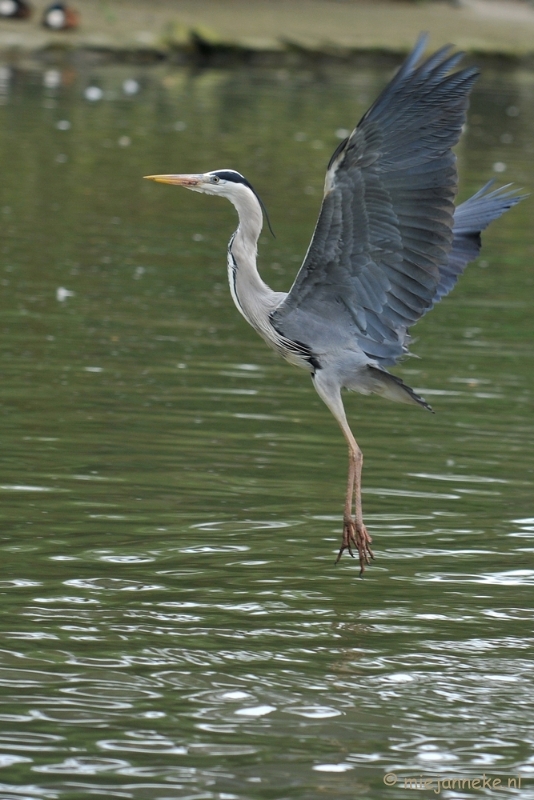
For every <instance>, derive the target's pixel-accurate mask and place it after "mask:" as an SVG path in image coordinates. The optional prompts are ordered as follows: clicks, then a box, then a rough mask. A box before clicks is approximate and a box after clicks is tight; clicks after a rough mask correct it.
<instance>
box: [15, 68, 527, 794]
mask: <svg viewBox="0 0 534 800" xmlns="http://www.w3.org/2000/svg"><path fill="white" fill-rule="evenodd" d="M51 72H54V75H53V76H52V75H51V74H49V73H51ZM56 73H57V74H56ZM10 74H11V73H10ZM13 75H16V80H15V79H13V80H11V84H8V85H7V88H6V91H7V94H6V95H5V96H4V105H3V106H2V108H1V109H0V116H2V118H3V119H2V122H3V126H2V127H1V130H2V133H1V134H0V152H1V153H2V158H3V185H2V187H1V189H0V191H1V193H2V198H1V200H0V211H1V215H0V217H1V219H2V220H3V234H4V238H3V265H4V266H3V273H2V274H3V275H4V276H5V277H4V278H3V279H2V287H3V292H2V305H1V314H2V317H1V318H2V339H1V347H2V350H1V354H0V355H1V357H2V368H3V370H2V371H3V390H2V407H1V409H0V410H1V411H2V420H3V425H2V437H3V448H2V449H3V458H4V460H3V466H2V472H1V474H0V492H1V496H2V500H3V504H2V512H1V513H2V517H3V526H2V527H3V539H2V542H1V548H2V556H3V561H4V563H5V567H4V571H3V577H2V580H1V581H0V591H1V592H2V599H3V608H4V616H3V622H2V649H1V652H0V686H1V687H2V688H1V694H0V697H1V700H2V705H1V707H0V721H1V723H2V725H1V727H2V732H1V733H0V766H2V768H3V769H2V784H1V786H0V793H1V796H2V798H9V799H10V798H15V797H16V798H21V797H28V798H32V800H33V798H51V799H53V800H55V798H69V797H73V798H74V797H76V798H78V797H80V798H81V797H86V796H89V795H92V796H100V797H106V798H108V797H121V798H134V800H137V798H139V799H141V798H180V799H181V800H185V798H193V797H194V798H198V800H200V799H201V798H202V799H203V798H215V799H216V800H223V799H224V798H226V800H229V798H237V799H238V800H248V798H267V797H275V798H277V800H278V798H280V799H281V798H286V797H296V798H297V797H300V798H306V800H308V798H319V797H324V796H325V795H326V796H331V797H335V798H344V797H347V798H349V797H350V798H354V797H358V796H362V795H366V796H371V795H372V796H386V794H387V797H388V798H392V800H393V799H394V798H404V797H407V796H408V795H409V796H411V794H410V793H409V791H408V790H404V789H403V788H402V784H401V783H399V784H398V785H397V786H395V787H388V788H387V789H384V784H383V776H384V774H385V773H386V772H391V771H393V772H396V773H398V775H399V776H402V775H413V774H415V775H419V774H423V775H431V776H437V775H442V776H449V775H467V776H468V775H472V776H478V775H479V774H481V773H482V772H483V771H484V770H485V771H486V772H487V773H490V772H491V774H492V775H494V776H497V777H503V783H504V776H508V775H517V774H519V773H520V774H521V775H522V776H523V778H524V784H523V788H522V789H521V793H520V796H521V797H534V789H533V788H532V787H533V786H534V784H529V779H531V780H532V779H533V778H534V776H532V772H533V770H534V763H533V761H532V755H531V753H532V744H533V740H532V719H533V707H532V697H533V696H534V693H533V688H534V687H533V685H532V680H533V679H532V674H533V670H532V634H531V623H532V602H531V586H532V582H533V575H534V572H533V570H532V569H530V567H531V561H530V558H531V553H532V546H531V541H530V540H531V539H532V537H533V535H534V524H533V518H532V503H531V497H530V495H531V490H530V483H531V475H532V452H533V447H532V444H533V443H532V425H531V407H532V368H531V359H532V348H531V346H530V338H531V322H530V304H529V302H528V301H526V299H525V294H526V288H527V287H529V286H531V285H532V277H531V273H530V271H529V269H530V260H531V259H530V255H531V251H532V243H531V239H530V238H528V236H529V232H530V230H531V226H532V211H531V208H532V204H530V205H529V204H528V203H523V204H522V205H521V206H520V207H518V208H517V209H514V211H513V212H511V213H510V214H509V215H507V216H506V218H505V219H504V220H503V221H502V222H501V223H499V225H498V226H494V230H493V231H492V232H490V235H489V236H488V237H486V238H487V243H488V245H487V248H486V251H485V254H484V260H483V261H481V262H479V265H474V266H472V267H471V268H470V270H469V272H468V274H467V275H466V276H465V278H464V280H463V281H462V283H461V285H460V286H459V287H458V289H457V290H456V291H455V294H454V295H453V297H451V298H450V299H449V300H447V301H446V302H445V303H443V304H442V305H441V306H440V307H439V308H437V309H436V310H435V311H434V312H433V313H432V315H430V316H429V317H428V318H425V321H424V322H423V324H422V325H421V326H420V327H418V328H417V329H416V335H417V337H419V339H420V341H418V342H416V344H415V346H414V349H415V351H416V352H417V353H418V354H419V355H421V356H422V357H423V359H422V360H421V361H415V360H411V361H409V362H407V363H406V364H405V365H404V366H403V368H402V373H403V375H404V376H405V378H406V380H407V381H408V382H409V383H411V384H412V385H414V386H415V387H416V388H417V390H418V391H420V392H421V393H422V394H424V395H425V394H426V395H427V396H428V397H432V398H433V400H432V402H433V405H434V406H435V409H436V411H437V412H438V413H437V414H436V416H435V417H432V416H431V415H425V414H423V413H419V411H418V410H417V409H416V410H411V409H405V408H403V407H397V406H395V405H393V404H387V403H385V402H382V401H380V400H379V399H376V398H370V399H367V398H355V397H353V398H348V399H347V406H348V410H349V414H350V417H351V419H352V420H353V422H354V428H355V431H356V433H357V435H358V438H359V440H360V443H361V444H362V447H363V450H364V453H365V456H366V466H365V486H364V492H365V495H364V502H365V510H366V519H367V521H368V524H369V527H370V530H371V531H372V534H373V536H374V538H375V551H376V554H377V559H376V561H375V563H374V564H373V567H372V568H371V569H370V570H369V572H368V573H367V574H366V578H365V580H364V581H359V580H357V578H356V575H357V566H356V565H355V564H354V563H352V562H351V560H350V559H348V558H347V559H345V560H344V561H343V562H342V563H341V564H340V565H339V566H338V567H337V568H334V566H333V562H334V559H335V554H336V551H337V548H338V546H339V535H340V510H341V502H342V495H343V489H344V481H345V452H344V445H343V441H342V438H341V436H340V434H339V432H338V430H337V428H336V425H335V423H334V422H333V420H332V419H331V418H330V417H329V415H328V412H327V411H326V410H325V409H324V408H323V406H322V405H321V403H320V401H319V400H318V398H317V397H316V396H315V395H314V393H313V390H312V388H311V387H310V385H309V381H307V380H306V376H305V375H304V374H301V373H299V372H298V371H295V370H292V369H291V368H289V367H288V366H287V365H285V364H283V363H281V362H280V363H279V362H278V361H276V360H274V358H273V357H272V356H271V354H270V353H269V352H268V351H267V350H266V349H265V348H264V346H263V344H262V342H261V341H259V340H257V339H256V338H254V335H253V333H252V332H251V331H249V330H248V329H247V328H246V326H245V325H244V324H243V322H242V320H240V318H239V316H238V315H237V314H236V313H235V310H234V309H233V307H232V306H231V301H230V299H229V296H228V290H227V287H226V285H225V246H226V240H227V238H228V236H229V234H230V233H231V231H232V229H233V228H232V225H233V224H234V217H233V212H232V209H231V208H226V206H225V204H222V203H221V204H219V203H217V202H216V201H213V200H211V202H210V199H208V200H207V201H204V199H203V198H199V197H192V196H186V193H182V194H180V193H179V192H177V191H175V192H173V191H172V190H171V191H166V190H165V189H163V188H162V187H156V188H155V187H151V186H148V185H145V184H143V182H142V181H141V180H140V177H141V176H142V175H143V174H147V172H157V171H161V172H167V171H170V170H172V169H180V170H181V171H189V170H190V171H195V170H199V169H211V168H215V167H220V166H224V165H230V166H234V167H236V168H237V169H240V170H241V171H243V172H244V173H245V174H247V175H249V176H250V177H251V178H252V179H253V181H254V183H255V184H257V188H258V189H259V190H260V192H261V194H262V196H263V197H264V199H265V201H266V202H267V204H268V206H269V208H270V212H271V217H272V218H273V224H274V225H275V228H276V231H277V236H278V238H277V239H276V240H271V239H269V238H267V237H266V236H265V237H262V241H261V242H260V251H261V262H262V271H263V274H264V275H265V278H266V279H267V281H268V282H269V283H271V284H272V285H273V286H274V287H275V288H287V287H288V285H289V283H290V282H291V277H292V275H293V274H294V271H295V269H296V268H297V266H298V262H299V259H300V257H301V255H302V253H303V252H304V250H305V248H306V246H307V243H308V239H309V235H310V232H311V228H312V226H313V222H314V220H315V214H316V210H317V205H318V202H319V197H320V191H321V186H322V181H323V162H324V160H325V157H326V154H328V153H329V151H330V150H331V149H333V147H334V146H335V144H336V142H337V137H336V133H335V131H336V129H337V128H339V127H340V126H341V125H350V124H351V122H352V121H353V120H354V119H356V118H357V117H358V114H359V113H361V112H362V111H363V110H364V109H365V106H366V104H367V103H368V102H369V100H370V99H372V97H373V96H374V95H375V94H376V91H377V90H378V88H379V87H380V86H381V85H382V84H383V82H384V80H385V77H386V74H385V72H384V71H383V70H381V69H373V68H361V69H358V70H356V71H355V70H353V69H347V70H343V69H331V70H329V69H328V68H322V69H321V71H320V72H318V73H314V72H312V71H311V70H299V71H295V72H294V73H291V72H287V71H276V70H275V71H264V72H262V71H256V72H254V71H238V72H232V71H225V70H217V71H215V70H213V71H205V72H199V73H198V74H194V73H190V72H188V71H187V70H170V69H167V68H165V69H162V68H157V69H151V70H146V71H143V70H141V69H140V70H138V74H137V75H136V77H135V80H136V83H137V86H138V89H137V90H136V92H135V93H128V92H125V91H123V88H121V87H124V86H125V85H126V84H125V81H127V80H134V78H133V77H132V70H131V68H129V67H116V68H115V67H113V68H111V67H109V68H106V69H101V70H99V69H96V68H95V69H94V70H92V74H91V76H88V75H85V74H80V75H78V76H76V75H75V74H74V73H73V74H70V76H69V75H67V74H62V72H61V70H56V71H54V70H47V72H46V73H45V74H44V76H43V75H41V74H40V73H32V72H23V71H17V72H16V73H15V72H14V73H13ZM484 76H485V77H484V79H483V81H482V83H481V85H480V87H479V89H478V92H477V94H476V95H475V96H474V98H473V103H472V110H471V123H470V127H469V129H468V131H467V134H466V137H465V138H464V142H463V144H462V145H461V146H460V149H459V158H460V162H461V168H462V175H463V177H464V183H463V191H464V195H465V194H467V191H468V190H469V189H475V188H477V187H478V186H479V185H481V184H482V183H484V182H485V180H486V179H487V177H488V175H489V174H490V173H491V165H492V164H496V163H498V164H506V165H507V170H506V175H505V176H504V178H505V180H506V181H508V180H513V181H516V182H519V183H521V184H522V185H524V186H525V187H526V188H528V182H529V172H528V167H527V164H529V163H530V160H531V156H529V155H528V154H529V153H530V154H531V153H532V152H533V151H534V150H533V148H534V141H533V139H532V130H534V125H533V122H534V121H533V120H532V102H531V100H532V94H533V91H534V79H533V77H532V74H530V73H526V72H517V73H514V72H512V71H509V72H506V71H502V70H501V71H497V70H494V69H493V68H491V66H489V65H488V66H487V69H486V68H485V70H484ZM99 86H102V87H103V88H102V90H101V94H100V95H99V96H98V98H97V97H96V94H95V93H94V92H93V93H92V94H91V93H90V95H88V94H87V92H86V91H85V90H86V89H87V87H89V88H93V89H94V88H98V87H99ZM43 87H44V88H43ZM88 98H89V99H88ZM90 98H93V99H90ZM317 108H320V109H321V114H317ZM510 109H513V110H514V111H513V113H508V112H509V111H510ZM516 111H517V113H516ZM65 122H68V123H69V124H68V125H65V124H64V123H65ZM503 137H504V138H503ZM510 137H512V139H511V140H510ZM317 143H319V144H321V145H324V149H321V148H320V147H319V144H317ZM59 156H61V158H60V159H58V157H59ZM323 156H324V157H323ZM0 272H2V270H1V269H0ZM60 290H62V291H60ZM512 793H514V792H513V790H512ZM515 793H516V794H518V793H517V792H515ZM444 794H445V793H444ZM447 796H448V797H455V798H463V797H467V796H468V795H466V794H465V793H462V792H461V791H456V790H449V791H448V794H447ZM485 796H492V797H500V796H502V792H498V791H493V792H492V791H489V792H488V791H486V794H485Z"/></svg>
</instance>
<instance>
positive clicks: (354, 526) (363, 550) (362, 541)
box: [336, 519, 375, 578]
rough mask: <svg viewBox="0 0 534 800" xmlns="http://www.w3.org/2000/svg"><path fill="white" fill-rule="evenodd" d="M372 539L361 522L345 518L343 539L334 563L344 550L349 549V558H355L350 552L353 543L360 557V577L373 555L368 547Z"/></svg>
mask: <svg viewBox="0 0 534 800" xmlns="http://www.w3.org/2000/svg"><path fill="white" fill-rule="evenodd" d="M372 541H373V540H372V539H371V537H370V536H369V534H368V533H367V528H366V527H365V525H363V523H361V524H358V523H357V522H355V521H354V520H353V519H346V520H345V521H344V523H343V539H342V541H341V547H340V548H339V553H338V554H337V558H336V564H337V563H338V561H339V559H340V558H341V556H342V555H343V553H344V552H345V550H348V551H349V555H350V557H351V558H355V555H354V553H353V552H352V547H353V545H354V547H355V548H356V549H357V550H358V555H359V558H360V578H361V577H362V576H363V573H364V572H365V567H368V566H369V565H370V564H371V559H372V558H374V557H375V556H374V553H373V551H372V550H371V548H370V544H371V542H372Z"/></svg>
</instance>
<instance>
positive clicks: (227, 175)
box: [211, 169, 252, 189]
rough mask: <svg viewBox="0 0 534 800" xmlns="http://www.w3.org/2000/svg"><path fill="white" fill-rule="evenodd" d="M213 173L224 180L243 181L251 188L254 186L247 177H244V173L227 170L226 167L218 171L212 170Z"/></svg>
mask: <svg viewBox="0 0 534 800" xmlns="http://www.w3.org/2000/svg"><path fill="white" fill-rule="evenodd" d="M211 174H212V175H216V176H217V177H218V178H220V179H221V180H223V181H230V182H231V183H243V184H244V185H245V186H248V187H249V189H252V186H251V185H250V183H249V182H248V181H247V179H246V178H244V177H243V176H242V175H240V174H239V172H232V170H226V169H218V170H217V171H216V172H212V173H211Z"/></svg>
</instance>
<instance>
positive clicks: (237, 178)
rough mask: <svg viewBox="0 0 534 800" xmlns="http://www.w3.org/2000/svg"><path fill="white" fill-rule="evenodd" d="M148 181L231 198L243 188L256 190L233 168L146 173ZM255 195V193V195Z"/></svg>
mask: <svg viewBox="0 0 534 800" xmlns="http://www.w3.org/2000/svg"><path fill="white" fill-rule="evenodd" d="M145 177H146V179H147V180H149V181H156V183H170V184H172V185H173V186H185V188H186V189H191V190H192V191H193V192H202V193H203V194H215V195H219V196H220V197H227V198H228V199H229V200H232V199H233V198H235V197H239V195H240V194H241V193H242V192H243V191H244V190H245V191H246V190H249V191H252V192H253V193H254V194H256V192H255V191H254V189H253V188H252V186H251V185H250V183H249V182H248V181H247V179H246V178H244V177H243V176H242V175H240V173H239V172H236V171H235V170H234V169H216V170H214V171H213V172H205V173H204V174H203V175H146V176H145ZM256 196H257V195H256Z"/></svg>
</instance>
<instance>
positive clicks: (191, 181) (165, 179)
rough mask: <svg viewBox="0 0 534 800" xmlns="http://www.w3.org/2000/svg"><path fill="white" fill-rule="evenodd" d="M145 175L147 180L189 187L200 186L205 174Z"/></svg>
mask: <svg viewBox="0 0 534 800" xmlns="http://www.w3.org/2000/svg"><path fill="white" fill-rule="evenodd" d="M144 177H145V180H147V181H156V183H172V184H173V186H185V187H187V188H189V189H193V188H194V187H195V186H199V185H200V183H202V180H203V178H204V176H203V175H145V176H144Z"/></svg>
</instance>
